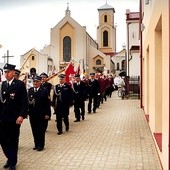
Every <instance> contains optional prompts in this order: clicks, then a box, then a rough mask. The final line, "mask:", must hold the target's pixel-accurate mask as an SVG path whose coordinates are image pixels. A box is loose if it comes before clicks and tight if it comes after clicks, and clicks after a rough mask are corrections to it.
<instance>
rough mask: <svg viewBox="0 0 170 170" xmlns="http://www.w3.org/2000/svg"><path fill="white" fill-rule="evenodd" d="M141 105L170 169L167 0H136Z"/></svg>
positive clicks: (169, 4) (169, 16) (169, 24)
mask: <svg viewBox="0 0 170 170" xmlns="http://www.w3.org/2000/svg"><path fill="white" fill-rule="evenodd" d="M140 8H141V10H140V11H141V41H142V42H143V43H141V49H142V50H141V71H142V74H141V75H142V77H141V78H142V79H141V80H142V86H141V90H142V91H141V92H142V93H141V94H142V98H141V106H142V107H143V109H144V112H145V114H146V117H147V120H148V124H149V126H150V130H151V133H152V135H153V139H154V141H155V144H156V147H157V151H158V154H159V156H160V160H161V162H162V166H163V169H164V170H168V169H170V104H169V103H170V100H169V95H170V90H169V89H170V79H169V78H170V69H169V62H170V1H169V0H162V1H159V0H140Z"/></svg>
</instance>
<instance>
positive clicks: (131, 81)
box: [125, 76, 140, 99]
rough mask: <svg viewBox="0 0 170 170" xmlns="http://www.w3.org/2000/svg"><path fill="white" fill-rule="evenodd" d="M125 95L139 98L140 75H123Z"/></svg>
mask: <svg viewBox="0 0 170 170" xmlns="http://www.w3.org/2000/svg"><path fill="white" fill-rule="evenodd" d="M125 84H126V91H127V95H128V96H129V98H131V99H136V98H137V99H140V76H132V77H129V76H126V77H125Z"/></svg>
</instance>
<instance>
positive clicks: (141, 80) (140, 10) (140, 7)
mask: <svg viewBox="0 0 170 170" xmlns="http://www.w3.org/2000/svg"><path fill="white" fill-rule="evenodd" d="M139 14H140V16H139V34H140V108H143V65H142V57H143V53H142V28H141V26H142V0H140V4H139Z"/></svg>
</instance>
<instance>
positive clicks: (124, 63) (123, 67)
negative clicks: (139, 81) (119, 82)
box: [122, 60, 126, 70]
mask: <svg viewBox="0 0 170 170" xmlns="http://www.w3.org/2000/svg"><path fill="white" fill-rule="evenodd" d="M125 69H126V61H125V60H123V61H122V70H125Z"/></svg>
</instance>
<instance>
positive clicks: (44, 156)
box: [0, 91, 161, 170]
mask: <svg viewBox="0 0 170 170" xmlns="http://www.w3.org/2000/svg"><path fill="white" fill-rule="evenodd" d="M139 103H140V101H139V100H126V99H125V100H121V99H120V98H118V97H117V91H116V92H114V94H113V97H112V98H108V100H107V101H106V102H104V104H102V105H101V106H100V108H99V109H98V110H97V113H91V114H87V113H86V117H85V120H84V121H81V122H76V123H75V122H73V121H74V120H75V118H74V113H73V108H72V109H71V111H70V130H69V132H64V133H63V134H62V135H57V131H56V123H55V117H54V116H53V117H52V120H51V121H50V122H49V127H48V131H47V132H46V146H45V150H43V151H42V152H37V151H35V150H32V148H33V146H34V144H33V138H32V133H31V129H30V125H29V121H28V120H25V121H24V123H23V125H22V128H21V135H20V146H19V154H18V155H19V157H18V165H17V170H68V169H75V170H129V169H130V170H161V166H160V162H159V158H158V156H157V152H156V149H155V146H154V142H153V139H152V136H151V133H150V130H149V126H148V124H147V122H146V120H145V116H144V113H143V111H142V109H140V107H139ZM5 162H6V158H5V157H4V155H3V153H2V149H1V148H0V169H1V170H2V169H3V168H2V167H3V165H4V163H5Z"/></svg>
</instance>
